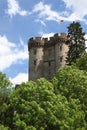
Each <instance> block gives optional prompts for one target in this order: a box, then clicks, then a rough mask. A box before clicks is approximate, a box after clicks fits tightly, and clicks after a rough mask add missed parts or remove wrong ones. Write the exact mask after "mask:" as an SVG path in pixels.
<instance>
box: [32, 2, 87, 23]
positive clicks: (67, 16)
mask: <svg viewBox="0 0 87 130" xmlns="http://www.w3.org/2000/svg"><path fill="white" fill-rule="evenodd" d="M62 1H63V2H64V3H65V7H66V9H64V10H63V9H62V11H55V10H52V8H51V5H47V4H44V3H43V2H39V3H38V4H36V5H35V6H34V8H33V11H32V13H36V14H38V19H39V20H38V21H39V22H40V21H43V22H44V24H45V21H51V20H53V21H56V22H60V21H61V20H64V21H76V20H79V21H84V22H85V23H87V20H86V18H85V16H87V1H86V0H85V1H84V2H83V1H82V0H79V1H78V3H77V4H76V0H72V1H71V0H62ZM44 24H43V25H44Z"/></svg>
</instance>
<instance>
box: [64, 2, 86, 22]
mask: <svg viewBox="0 0 87 130" xmlns="http://www.w3.org/2000/svg"><path fill="white" fill-rule="evenodd" d="M62 1H63V2H64V3H65V5H66V8H67V9H69V10H70V11H72V13H71V15H70V17H69V19H71V18H72V20H74V17H75V20H81V21H84V20H85V19H84V17H85V16H86V15H87V1H86V0H84V1H83V0H79V1H78V3H76V0H72V1H71V0H62Z"/></svg>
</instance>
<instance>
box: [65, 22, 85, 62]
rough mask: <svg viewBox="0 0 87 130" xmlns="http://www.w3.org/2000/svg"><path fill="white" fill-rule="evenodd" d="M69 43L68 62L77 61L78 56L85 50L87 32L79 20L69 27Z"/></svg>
mask: <svg viewBox="0 0 87 130" xmlns="http://www.w3.org/2000/svg"><path fill="white" fill-rule="evenodd" d="M67 28H68V35H67V37H68V39H69V41H68V45H69V51H68V54H67V63H68V64H71V63H72V62H75V61H76V59H77V58H79V57H81V55H82V54H83V53H84V52H85V48H86V47H85V38H84V35H85V33H84V32H83V30H82V27H81V25H80V23H79V22H73V23H71V24H70V25H69V26H68V27H67Z"/></svg>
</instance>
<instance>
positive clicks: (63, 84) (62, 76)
mask: <svg viewBox="0 0 87 130" xmlns="http://www.w3.org/2000/svg"><path fill="white" fill-rule="evenodd" d="M53 84H54V86H55V93H57V94H59V93H60V94H61V95H62V96H65V97H66V98H67V100H68V101H69V102H70V101H71V100H73V99H74V100H75V99H77V100H78V101H79V103H78V105H81V110H83V111H84V114H85V122H87V74H86V73H85V72H84V71H82V70H79V69H77V68H76V67H74V66H66V67H65V68H63V69H60V70H59V71H58V73H57V74H56V76H55V77H54V79H53Z"/></svg>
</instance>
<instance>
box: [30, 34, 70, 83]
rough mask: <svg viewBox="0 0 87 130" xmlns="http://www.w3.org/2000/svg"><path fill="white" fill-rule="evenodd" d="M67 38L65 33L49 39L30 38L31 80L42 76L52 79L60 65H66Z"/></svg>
mask: <svg viewBox="0 0 87 130" xmlns="http://www.w3.org/2000/svg"><path fill="white" fill-rule="evenodd" d="M66 40H67V36H66V34H65V33H61V35H58V34H55V35H54V36H53V37H50V39H49V40H48V38H41V37H36V38H35V39H34V38H30V39H29V41H28V50H29V80H33V81H36V80H37V79H38V78H40V77H45V78H47V79H50V78H51V77H52V76H53V75H54V74H55V73H56V72H57V71H58V69H59V68H60V67H64V66H65V64H66V61H65V59H66V55H67V52H68V46H67V45H66V44H65V42H66Z"/></svg>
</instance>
